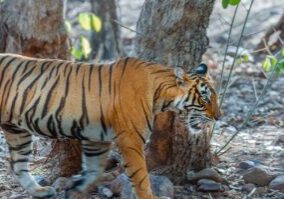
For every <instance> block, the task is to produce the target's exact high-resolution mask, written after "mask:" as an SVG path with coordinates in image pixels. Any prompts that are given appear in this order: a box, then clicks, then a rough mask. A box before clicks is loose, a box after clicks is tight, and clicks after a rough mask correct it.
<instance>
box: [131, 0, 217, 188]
mask: <svg viewBox="0 0 284 199" xmlns="http://www.w3.org/2000/svg"><path fill="white" fill-rule="evenodd" d="M213 5H214V0H169V1H162V0H146V1H145V3H144V6H143V9H142V12H141V15H140V18H139V20H138V23H137V32H138V33H139V34H137V43H136V52H137V55H138V57H142V58H145V59H148V60H154V61H156V62H159V63H162V64H165V65H170V66H186V67H188V69H190V68H191V67H193V66H196V65H197V64H198V63H200V61H201V56H202V54H203V53H204V52H205V50H206V48H207V46H208V43H209V40H208V38H207V36H206V28H207V27H208V23H209V17H210V14H211V12H212V9H213ZM210 137H211V136H210V133H209V130H208V131H206V132H203V133H201V134H198V135H193V134H191V133H190V132H188V129H187V128H186V127H185V126H184V125H183V124H182V123H181V122H180V121H179V120H178V118H177V117H176V115H175V114H174V113H172V112H167V113H161V114H159V115H157V116H156V118H155V120H154V130H153V133H152V135H151V137H150V142H149V143H148V144H147V146H146V158H147V165H148V169H149V170H150V171H151V172H154V173H155V174H161V175H166V176H168V177H169V178H170V179H171V180H172V181H173V182H174V183H176V184H179V183H182V182H184V181H185V180H186V173H187V171H188V170H189V169H190V170H201V169H203V168H205V167H207V166H209V165H211V153H210Z"/></svg>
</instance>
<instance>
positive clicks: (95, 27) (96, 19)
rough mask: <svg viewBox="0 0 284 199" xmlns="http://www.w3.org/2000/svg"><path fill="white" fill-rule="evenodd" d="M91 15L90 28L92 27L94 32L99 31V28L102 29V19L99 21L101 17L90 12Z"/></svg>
mask: <svg viewBox="0 0 284 199" xmlns="http://www.w3.org/2000/svg"><path fill="white" fill-rule="evenodd" d="M91 17H92V18H91V21H92V28H93V30H94V31H96V32H100V31H101V29H102V21H101V19H100V18H99V17H98V16H96V15H94V14H92V16H91Z"/></svg>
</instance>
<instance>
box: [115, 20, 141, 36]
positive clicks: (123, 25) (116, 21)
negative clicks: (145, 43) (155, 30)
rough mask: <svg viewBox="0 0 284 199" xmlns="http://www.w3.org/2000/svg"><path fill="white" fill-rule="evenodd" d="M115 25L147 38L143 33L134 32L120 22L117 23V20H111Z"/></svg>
mask: <svg viewBox="0 0 284 199" xmlns="http://www.w3.org/2000/svg"><path fill="white" fill-rule="evenodd" d="M111 20H112V21H113V22H114V23H117V24H118V25H119V26H121V27H123V28H125V29H127V30H130V31H131V32H135V33H136V34H137V35H140V36H143V37H144V36H145V35H144V34H142V33H140V32H137V31H136V30H133V29H131V28H129V27H127V26H125V25H123V24H121V23H120V22H119V21H117V20H115V19H111Z"/></svg>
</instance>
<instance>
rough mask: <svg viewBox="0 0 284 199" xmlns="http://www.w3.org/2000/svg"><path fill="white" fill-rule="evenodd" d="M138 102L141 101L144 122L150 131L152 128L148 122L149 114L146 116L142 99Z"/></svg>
mask: <svg viewBox="0 0 284 199" xmlns="http://www.w3.org/2000/svg"><path fill="white" fill-rule="evenodd" d="M140 102H141V105H142V109H143V113H144V117H145V119H146V122H147V126H148V129H149V130H150V132H152V130H153V129H152V124H151V122H150V119H149V116H148V114H147V111H146V109H145V106H144V104H143V100H140Z"/></svg>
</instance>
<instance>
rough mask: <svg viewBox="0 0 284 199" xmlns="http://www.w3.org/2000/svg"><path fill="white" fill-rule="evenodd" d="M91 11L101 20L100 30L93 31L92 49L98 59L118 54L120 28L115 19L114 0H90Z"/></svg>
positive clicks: (107, 58)
mask: <svg viewBox="0 0 284 199" xmlns="http://www.w3.org/2000/svg"><path fill="white" fill-rule="evenodd" d="M91 5H92V12H93V13H95V14H96V15H97V16H99V17H100V19H101V20H102V23H103V25H102V30H101V31H100V32H93V34H92V49H93V52H94V53H95V55H94V57H96V58H97V59H98V60H102V59H103V60H112V59H114V58H117V57H119V56H120V53H121V43H120V28H119V26H118V24H117V23H115V20H117V10H116V1H115V0H108V1H107V2H105V1H101V0H91Z"/></svg>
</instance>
